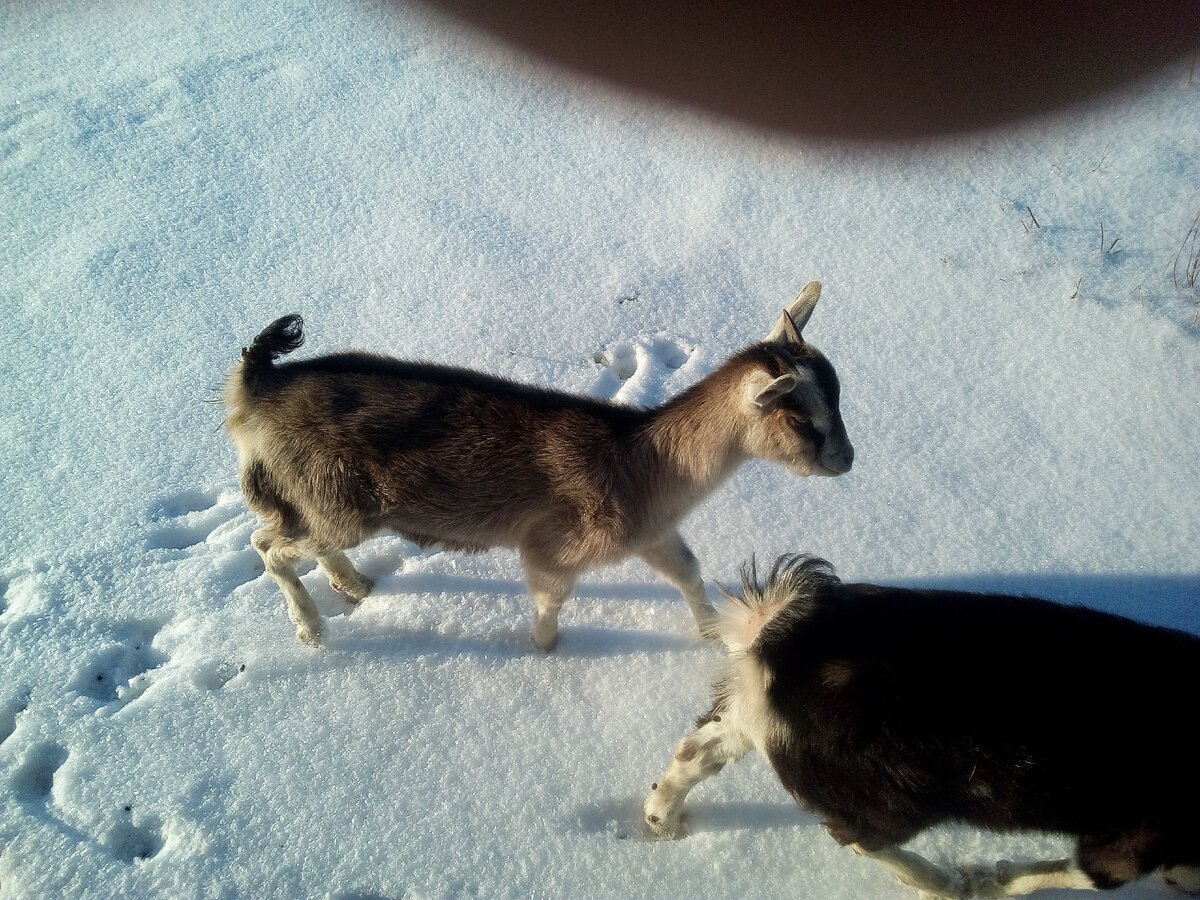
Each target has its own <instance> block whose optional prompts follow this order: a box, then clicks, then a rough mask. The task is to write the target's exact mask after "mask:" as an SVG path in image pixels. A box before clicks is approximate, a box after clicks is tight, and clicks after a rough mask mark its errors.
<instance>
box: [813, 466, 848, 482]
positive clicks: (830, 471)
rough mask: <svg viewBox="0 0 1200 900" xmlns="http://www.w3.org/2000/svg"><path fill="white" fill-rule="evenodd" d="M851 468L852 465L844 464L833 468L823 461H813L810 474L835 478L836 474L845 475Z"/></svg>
mask: <svg viewBox="0 0 1200 900" xmlns="http://www.w3.org/2000/svg"><path fill="white" fill-rule="evenodd" d="M851 468H852V466H845V467H844V468H836V469H835V468H833V467H832V466H827V465H826V464H825V463H823V462H816V463H813V468H812V474H814V475H817V476H820V477H821V478H836V477H837V476H838V475H845V474H846V473H847V472H849V471H850V469H851Z"/></svg>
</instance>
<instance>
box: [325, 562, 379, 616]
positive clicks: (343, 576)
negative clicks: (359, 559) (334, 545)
mask: <svg viewBox="0 0 1200 900" xmlns="http://www.w3.org/2000/svg"><path fill="white" fill-rule="evenodd" d="M317 562H318V563H320V565H321V568H322V569H324V570H325V574H326V575H328V576H329V586H330V587H331V588H333V589H334V590H335V591H340V592H341V593H343V594H345V595H346V597H347V598H348V599H349V600H350V601H351V602H353V603H358V602H360V601H362V600H363V599H364V598H365V597H366V596H367V595H368V594H370V593H371V588H373V587H375V582H373V581H372V580H371V579H370V578H368V577H367V576H366V575H363V574H362V573H361V572H359V571H358V570H357V569H356V568H354V564H353V563H351V562H350V559H349V557H347V556H346V554H345V553H343V552H342V551H341V550H330V551H327V552H325V553H318V554H317Z"/></svg>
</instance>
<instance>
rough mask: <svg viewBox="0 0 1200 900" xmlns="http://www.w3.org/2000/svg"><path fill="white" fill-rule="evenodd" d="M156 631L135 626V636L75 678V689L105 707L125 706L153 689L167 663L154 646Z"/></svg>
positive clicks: (99, 655) (97, 660)
mask: <svg viewBox="0 0 1200 900" xmlns="http://www.w3.org/2000/svg"><path fill="white" fill-rule="evenodd" d="M154 636H155V631H153V630H151V628H150V627H148V626H147V625H146V624H144V623H141V624H134V626H133V634H132V635H131V636H130V637H129V638H128V639H126V641H125V642H124V643H122V644H120V645H118V646H116V647H112V648H110V649H108V650H105V651H104V652H102V653H99V654H97V655H96V656H95V657H94V658H93V659H92V661H91V662H89V663H88V664H87V665H86V666H84V667H83V669H82V670H81V671H80V672H79V674H78V675H76V676H75V680H74V681H73V682H72V683H71V689H72V690H74V691H75V692H76V693H77V694H79V695H80V696H83V697H88V698H90V699H92V700H95V701H97V702H98V703H100V704H101V705H110V704H115V705H118V706H124V705H125V704H127V703H130V702H132V701H134V700H136V699H137V698H138V697H140V696H141V695H142V694H143V693H145V691H146V689H147V688H148V687H150V684H151V683H152V681H153V678H154V676H153V673H154V672H155V671H156V670H158V669H159V668H161V667H162V665H163V664H164V663H165V662H166V661H167V657H166V655H165V654H163V653H161V652H159V651H158V650H156V649H155V648H154V646H153V644H152V642H153V640H154Z"/></svg>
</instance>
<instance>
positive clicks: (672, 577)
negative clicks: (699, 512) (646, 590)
mask: <svg viewBox="0 0 1200 900" xmlns="http://www.w3.org/2000/svg"><path fill="white" fill-rule="evenodd" d="M639 555H640V556H641V557H642V559H643V560H645V561H646V563H647V564H648V565H649V566H650V568H652V569H653V570H654V571H655V572H657V573H658V574H659V575H661V576H662V577H663V578H665V579H667V581H669V582H671V584H673V585H675V587H676V588H678V589H679V592H680V593H681V594H683V598H684V599H685V600H686V601H687V605H688V608H689V609H691V611H692V617H693V618H695V620H696V627H697V628H699V629H700V634H701V636H702V637H708V638H711V637H714V634H713V626H714V625H715V624H716V618H717V614H716V611H715V610H714V609H713V605H712V603H710V602H709V599H708V594H707V593H706V592H705V590H704V581H703V579H701V577H700V561H699V560H697V559H696V555H695V554H694V553H692V551H691V548H690V547H688V545H687V544H686V543H684V540H683V538H682V537H681V536H680V534H679V532H678V531H673V532H671V533H670V534H669V535H668V536H667V537H666V538H664V539H663V540H661V541H659V542H658V543H656V544H654V545H653V546H650V547H647V548H646V549H645V550H643V551H642V552H641V553H640V554H639Z"/></svg>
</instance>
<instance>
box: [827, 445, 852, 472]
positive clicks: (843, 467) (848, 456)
mask: <svg viewBox="0 0 1200 900" xmlns="http://www.w3.org/2000/svg"><path fill="white" fill-rule="evenodd" d="M824 464H825V466H826V467H827V468H829V469H832V470H833V471H834V472H837V473H838V474H839V475H844V474H845V473H847V472H849V471H850V469H851V468H853V466H854V447H852V446H851V445H850V444H846V446H844V447H842V448H840V449H839V450H837V452H835V453H830V454H829V456H828V457H826V459H825V460H824Z"/></svg>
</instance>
